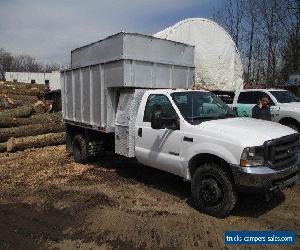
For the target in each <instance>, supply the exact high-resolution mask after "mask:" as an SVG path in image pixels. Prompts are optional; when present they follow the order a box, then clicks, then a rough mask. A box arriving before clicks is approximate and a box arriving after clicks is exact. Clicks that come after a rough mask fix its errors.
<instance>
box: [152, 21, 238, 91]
mask: <svg viewBox="0 0 300 250" xmlns="http://www.w3.org/2000/svg"><path fill="white" fill-rule="evenodd" d="M154 36H155V37H159V38H163V39H168V40H173V41H177V42H182V43H186V44H189V45H194V46H195V83H196V84H200V85H201V86H203V87H204V88H207V89H209V90H222V91H235V90H237V89H240V88H242V87H243V66H242V61H241V57H240V54H239V51H238V49H237V47H236V45H235V43H234V41H233V40H232V38H231V37H230V35H229V34H228V33H227V32H226V31H225V30H224V29H223V28H222V27H221V26H219V25H218V24H216V23H215V22H212V21H210V20H207V19H204V18H190V19H186V20H183V21H180V22H179V23H176V24H175V25H174V26H172V27H169V28H166V29H165V30H163V31H160V32H158V33H156V34H154Z"/></svg>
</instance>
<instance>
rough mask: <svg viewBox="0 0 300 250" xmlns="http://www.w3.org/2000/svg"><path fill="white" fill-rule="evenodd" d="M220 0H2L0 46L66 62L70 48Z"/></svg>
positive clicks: (205, 10) (159, 23)
mask: <svg viewBox="0 0 300 250" xmlns="http://www.w3.org/2000/svg"><path fill="white" fill-rule="evenodd" d="M222 2H223V0H98V1H97V0H48V1H46V0H0V48H4V49H5V50H7V51H9V52H11V53H12V54H14V55H18V54H28V55H31V56H33V57H36V58H37V59H38V60H39V61H40V62H42V63H59V64H64V65H65V64H68V63H69V61H70V52H71V50H73V49H75V48H78V47H80V46H82V45H85V44H89V43H91V42H94V41H98V40H101V39H103V38H105V37H107V36H109V35H112V34H114V33H117V32H120V31H125V32H137V33H142V34H148V35H151V34H154V33H156V32H158V31H160V30H163V29H165V28H167V27H169V26H172V25H174V24H175V23H176V22H178V21H181V20H183V19H186V18H191V17H204V18H210V19H211V18H212V15H213V11H214V9H216V8H219V7H220V5H221V4H222Z"/></svg>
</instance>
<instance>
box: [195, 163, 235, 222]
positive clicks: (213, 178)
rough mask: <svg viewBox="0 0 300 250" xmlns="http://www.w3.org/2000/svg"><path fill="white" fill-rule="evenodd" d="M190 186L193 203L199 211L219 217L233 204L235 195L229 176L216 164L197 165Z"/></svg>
mask: <svg viewBox="0 0 300 250" xmlns="http://www.w3.org/2000/svg"><path fill="white" fill-rule="evenodd" d="M191 188H192V197H193V200H194V203H195V205H196V207H197V208H198V209H199V210H200V211H201V212H204V213H206V214H210V215H212V216H215V217H219V218H221V217H225V216H227V215H228V214H229V213H230V212H231V210H232V209H233V208H234V206H235V203H236V197H237V196H236V192H235V189H234V185H233V183H232V181H231V178H230V176H229V175H228V174H227V173H226V172H225V171H224V170H223V169H221V168H220V167H218V165H216V164H213V163H210V164H204V165H201V166H199V168H198V169H197V170H196V171H195V173H194V175H193V178H192V187H191Z"/></svg>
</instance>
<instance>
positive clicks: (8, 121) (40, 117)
mask: <svg viewBox="0 0 300 250" xmlns="http://www.w3.org/2000/svg"><path fill="white" fill-rule="evenodd" d="M61 120H62V113H61V112H58V113H44V114H37V115H33V116H31V117H29V118H11V117H3V118H2V119H0V128H12V127H20V126H24V125H30V124H47V123H53V122H60V121H61Z"/></svg>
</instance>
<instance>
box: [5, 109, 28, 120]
mask: <svg viewBox="0 0 300 250" xmlns="http://www.w3.org/2000/svg"><path fill="white" fill-rule="evenodd" d="M31 113H32V107H31V106H22V107H19V108H15V109H10V110H5V111H1V112H0V120H1V119H3V118H4V117H11V118H27V117H29V116H30V115H31Z"/></svg>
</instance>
